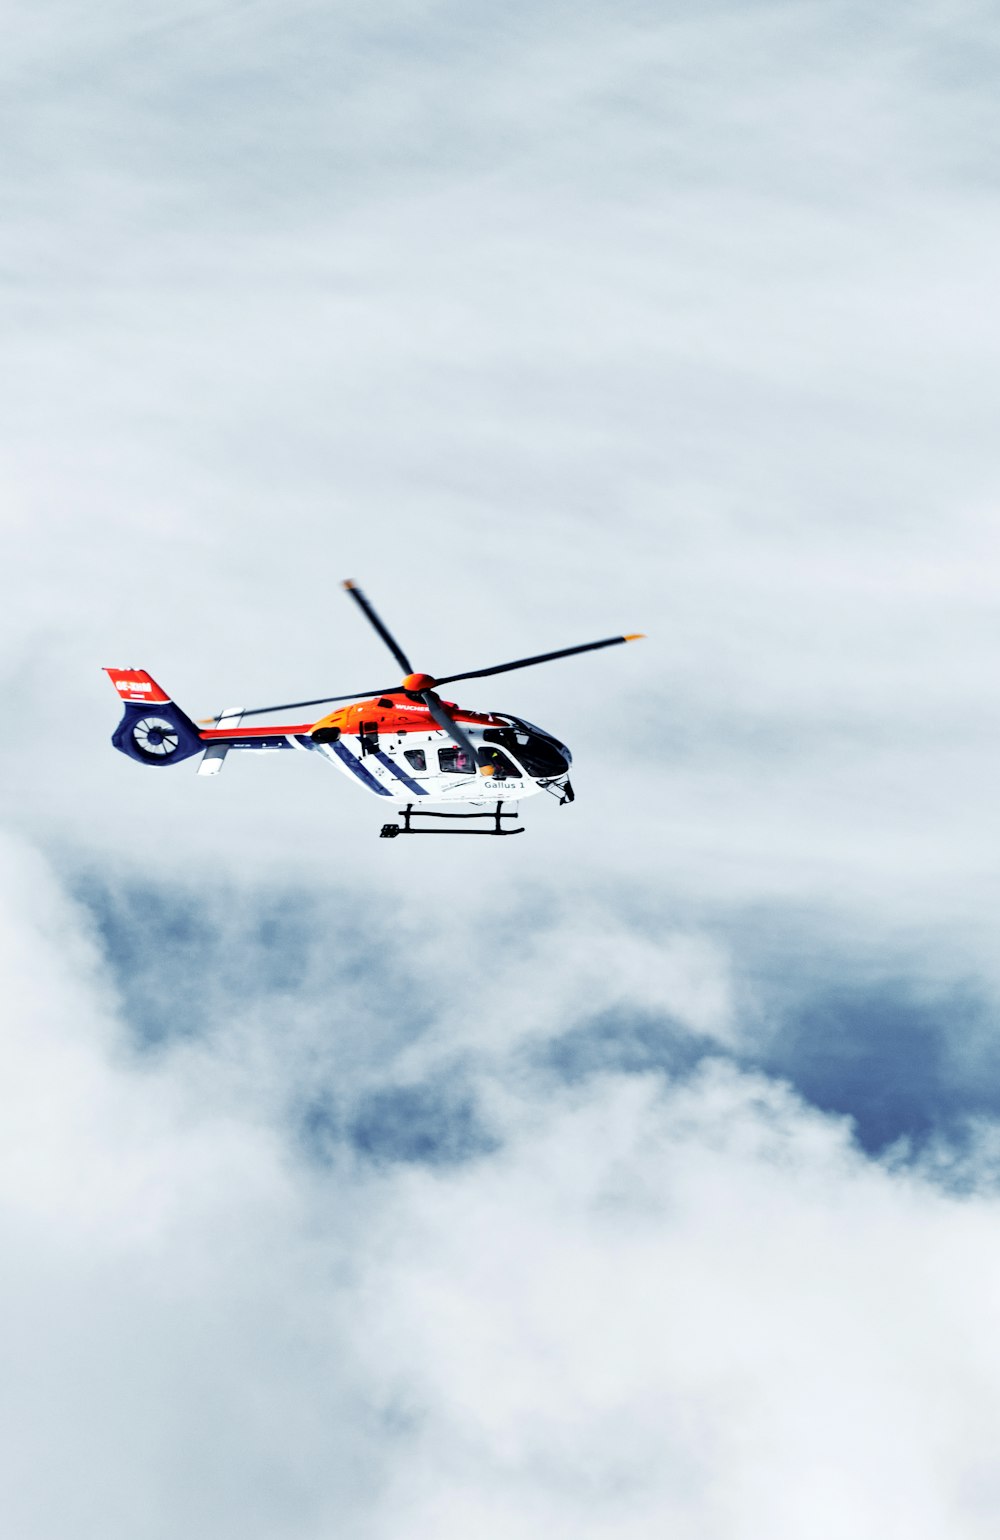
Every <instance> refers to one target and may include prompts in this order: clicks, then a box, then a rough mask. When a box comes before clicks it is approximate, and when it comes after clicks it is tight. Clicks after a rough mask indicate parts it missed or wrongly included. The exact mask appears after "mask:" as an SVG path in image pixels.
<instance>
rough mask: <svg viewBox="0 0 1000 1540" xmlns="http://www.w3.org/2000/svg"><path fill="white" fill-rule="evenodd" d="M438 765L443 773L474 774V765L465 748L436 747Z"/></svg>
mask: <svg viewBox="0 0 1000 1540" xmlns="http://www.w3.org/2000/svg"><path fill="white" fill-rule="evenodd" d="M438 766H439V767H440V769H441V770H442V772H443V773H444V774H445V775H475V773H476V766H475V765H474V764H473V762H472V757H471V755H469V754H467V753H466V751H465V749H460V748H457V747H456V748H449V749H438Z"/></svg>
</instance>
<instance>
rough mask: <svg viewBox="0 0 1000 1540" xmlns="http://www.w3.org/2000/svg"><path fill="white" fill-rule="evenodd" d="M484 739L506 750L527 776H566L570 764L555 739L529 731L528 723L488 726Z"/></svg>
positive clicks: (541, 777) (543, 777)
mask: <svg viewBox="0 0 1000 1540" xmlns="http://www.w3.org/2000/svg"><path fill="white" fill-rule="evenodd" d="M483 737H484V738H485V739H486V742H487V743H499V744H501V745H502V746H503V747H504V748H505V749H509V750H510V752H511V754H513V755H514V757H515V759H517V760H518V761H519V762H520V763H521V764H522V765H523V766H524V768H525V770H526V771H527V773H528V775H530V776H534V777H536V778H537V779H539V780H545V779H549V778H552V777H555V776H560V775H565V774H566V772H567V770H568V769H569V762H568V760H567V759H566V756H565V755H564V754H563V753H562V751H561V750H560V748H559V746H558V744H557V743H556V742H555V740H554V739H553V738H550V737H548V735H547V734H545V733H541V732H539V731H538V729H537V728H532V729H531V730H530V731H529V729H528V725H527V723H518V724H517V725H516V726H514V727H488V728H487V729H486V731H485V732H484V733H483Z"/></svg>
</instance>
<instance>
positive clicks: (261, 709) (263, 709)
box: [207, 684, 399, 722]
mask: <svg viewBox="0 0 1000 1540" xmlns="http://www.w3.org/2000/svg"><path fill="white" fill-rule="evenodd" d="M398 694H399V685H398V684H391V685H389V686H388V688H387V689H385V690H355V691H354V694H353V695H321V696H320V697H319V699H318V700H286V701H283V702H282V703H281V705H280V706H254V708H253V710H252V711H244V712H243V713H242V715H243V716H245V717H262V716H265V715H266V713H267V712H269V711H298V709H299V707H300V706H335V705H336V704H337V702H338V701H342V700H367V698H368V696H369V695H371V696H376V695H398ZM207 720H209V721H213V722H214V721H215V718H214V717H210V718H208V719H207Z"/></svg>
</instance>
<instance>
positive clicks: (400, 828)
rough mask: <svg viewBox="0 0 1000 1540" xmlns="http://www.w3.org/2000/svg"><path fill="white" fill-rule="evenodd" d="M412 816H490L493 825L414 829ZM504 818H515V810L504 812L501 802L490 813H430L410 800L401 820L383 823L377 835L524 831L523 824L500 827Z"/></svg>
mask: <svg viewBox="0 0 1000 1540" xmlns="http://www.w3.org/2000/svg"><path fill="white" fill-rule="evenodd" d="M414 818H448V819H453V818H459V819H461V818H490V819H492V821H493V827H492V828H491V829H415V828H414V827H413V825H412V823H411V820H412V819H414ZM504 818H511V819H516V818H517V812H516V810H512V811H511V812H509V813H505V812H504V810H503V803H502V802H497V803H495V804H494V806H493V811H492V813H431V812H428V811H427V810H426V809H425V808H422V807H414V806H413V804H412V802H408V803H407V805H406V806H405V807H404V808H403V822H402V823H401V824H398V823H384V824H383V825H382V831H381V834H380V836H379V837H380V839H384V840H391V839H395V838H396V836H397V835H398V834H486V835H488V836H490V837H491V838H495V837H496V836H497V835H500V837H501V838H505V837H506V836H508V835H511V834H523V833H524V827H523V825H522V826H520V827H519V828H517V829H502V828H501V827H500V824H501V820H502V819H504Z"/></svg>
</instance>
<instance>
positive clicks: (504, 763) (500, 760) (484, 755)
mask: <svg viewBox="0 0 1000 1540" xmlns="http://www.w3.org/2000/svg"><path fill="white" fill-rule="evenodd" d="M480 759H481V763H482V764H483V765H484V766H486V765H491V766H492V767H493V779H494V780H495V781H508V780H510V779H511V777H514V778H515V779H520V777H521V776H522V775H523V774H524V772H523V770H519V769H518V767H517V765H515V763H514V761H513V760H512V759H511V758H510V756H509V755H508V754H505V753H504V751H503V749H495V748H494V747H493V745H492V744H491V743H488V744H486V745H485V747H484V748H483V749H482V750H481V752H480Z"/></svg>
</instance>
